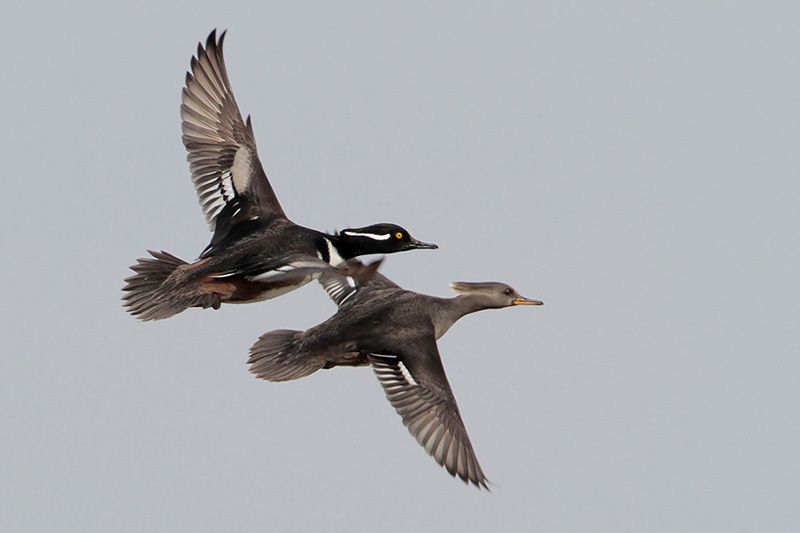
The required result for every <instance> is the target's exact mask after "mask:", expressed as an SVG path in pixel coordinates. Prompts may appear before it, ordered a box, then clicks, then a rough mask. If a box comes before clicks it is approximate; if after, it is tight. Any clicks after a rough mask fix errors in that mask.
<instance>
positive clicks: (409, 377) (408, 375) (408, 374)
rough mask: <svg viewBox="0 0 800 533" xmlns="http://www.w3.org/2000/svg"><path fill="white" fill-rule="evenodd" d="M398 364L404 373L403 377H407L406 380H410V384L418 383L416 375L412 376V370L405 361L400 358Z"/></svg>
mask: <svg viewBox="0 0 800 533" xmlns="http://www.w3.org/2000/svg"><path fill="white" fill-rule="evenodd" d="M397 366H398V367H399V368H400V372H402V373H403V377H404V378H406V381H408V383H409V384H411V385H416V384H417V381H416V380H415V379H414V376H412V375H411V372H409V371H408V368H406V365H404V364H403V361H400V360H399V359H398V361H397Z"/></svg>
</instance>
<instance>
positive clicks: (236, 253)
mask: <svg viewBox="0 0 800 533" xmlns="http://www.w3.org/2000/svg"><path fill="white" fill-rule="evenodd" d="M224 39H225V32H223V33H222V34H221V35H220V37H219V40H217V37H216V30H214V31H212V32H211V34H210V35H209V36H208V39H207V41H206V44H205V47H203V45H202V43H200V44H198V47H197V55H196V56H195V57H192V61H191V71H190V72H187V74H186V84H185V87H184V88H183V96H182V102H181V119H182V130H183V144H184V145H185V146H186V150H187V151H188V156H187V158H188V160H189V166H190V168H191V173H192V182H193V183H194V186H195V190H196V192H197V195H198V198H199V200H200V205H201V207H202V209H203V213H204V214H205V217H206V220H207V221H208V224H209V226H210V229H211V230H212V231H213V237H212V238H211V242H210V243H209V245H208V246H207V247H206V248H205V250H203V252H202V253H201V254H200V257H199V258H198V259H197V260H196V261H195V262H193V263H187V262H186V261H183V260H182V259H179V258H177V257H175V256H174V255H172V254H170V253H168V252H164V251H160V252H156V251H150V252H149V253H150V255H151V256H152V258H140V259H139V260H138V261H137V263H136V264H135V265H133V266H131V267H130V268H131V270H133V271H134V272H135V274H134V275H133V276H130V277H128V278H126V279H125V282H126V286H125V287H124V288H123V291H124V295H123V300H124V303H123V306H124V307H126V308H127V310H128V312H129V313H131V314H132V315H134V316H136V317H137V318H139V319H141V320H160V319H164V318H168V317H171V316H173V315H175V314H177V313H180V312H181V311H183V310H185V309H187V308H189V307H202V308H209V307H211V308H214V309H218V308H219V307H220V305H221V304H222V303H249V302H257V301H261V300H266V299H269V298H275V297H276V296H280V295H281V294H285V293H287V292H289V291H291V290H294V289H296V288H298V287H300V286H302V285H303V284H305V283H307V282H308V281H310V280H311V279H313V277H314V275H310V276H306V277H298V276H294V277H291V279H290V281H287V278H286V276H284V274H285V273H286V272H288V271H290V270H292V269H295V268H302V267H304V266H305V265H307V264H309V262H310V263H311V264H315V263H316V262H317V261H323V262H325V263H327V264H329V265H337V264H339V263H341V262H343V261H345V260H347V259H350V258H353V257H356V256H359V255H364V254H374V253H382V254H387V253H394V252H402V251H405V250H414V249H422V248H427V249H435V248H437V246H436V245H435V244H430V243H425V242H422V241H418V240H416V239H415V238H413V237H412V236H411V235H410V234H409V233H408V231H407V230H405V229H404V228H402V227H400V226H398V225H396V224H373V225H371V226H366V227H362V228H349V229H345V230H342V231H340V232H338V233H335V234H327V233H323V232H320V231H317V230H313V229H310V228H306V227H303V226H300V225H298V224H295V223H294V222H292V221H291V220H289V218H287V216H286V214H285V213H284V211H283V209H282V208H281V205H280V203H279V202H278V198H277V197H276V196H275V192H274V191H273V190H272V186H271V185H270V183H269V180H268V179H267V175H266V173H265V172H264V167H263V166H262V164H261V161H260V160H259V158H258V154H257V152H256V142H255V137H254V135H253V127H252V123H251V121H250V117H249V116H248V117H247V120H245V121H243V120H242V115H241V113H240V112H239V108H238V106H237V105H236V100H235V99H234V96H233V91H232V90H231V84H230V81H229V80H228V74H227V71H226V69H225V61H224V57H223V53H222V46H223V42H224Z"/></svg>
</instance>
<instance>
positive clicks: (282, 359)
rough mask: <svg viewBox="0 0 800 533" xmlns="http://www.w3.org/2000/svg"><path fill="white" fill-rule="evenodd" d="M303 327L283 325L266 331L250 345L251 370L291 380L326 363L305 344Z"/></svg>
mask: <svg viewBox="0 0 800 533" xmlns="http://www.w3.org/2000/svg"><path fill="white" fill-rule="evenodd" d="M303 333H304V332H302V331H296V330H292V329H279V330H275V331H270V332H269V333H265V334H264V335H262V336H261V337H260V338H259V339H258V340H257V341H256V342H255V344H253V346H252V347H251V348H250V359H249V360H248V361H247V364H249V365H250V372H252V373H253V374H255V375H256V377H257V378H259V379H265V380H267V381H289V380H292V379H299V378H302V377H305V376H308V375H310V374H313V373H314V372H316V371H317V370H319V369H320V368H322V367H323V366H324V364H325V361H324V360H323V359H320V358H318V357H314V356H313V355H312V354H310V353H307V352H305V351H304V350H302V348H301V343H300V341H301V339H302V337H303Z"/></svg>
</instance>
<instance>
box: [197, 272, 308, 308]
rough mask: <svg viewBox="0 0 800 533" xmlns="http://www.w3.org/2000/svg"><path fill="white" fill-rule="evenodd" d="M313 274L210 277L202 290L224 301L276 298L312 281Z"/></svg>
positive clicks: (244, 301) (245, 301)
mask: <svg viewBox="0 0 800 533" xmlns="http://www.w3.org/2000/svg"><path fill="white" fill-rule="evenodd" d="M312 279H313V277H312V276H306V277H305V278H301V279H293V280H291V281H282V282H281V281H259V280H252V279H247V278H246V277H244V276H231V277H227V278H208V279H206V280H204V282H203V284H202V285H201V286H200V290H201V292H206V293H213V294H218V295H219V297H220V300H221V301H222V302H223V303H229V304H245V303H253V302H261V301H264V300H269V299H272V298H276V297H278V296H281V295H283V294H286V293H287V292H291V291H293V290H295V289H298V288H300V287H302V286H303V285H305V284H306V283H308V282H309V281H311V280H312Z"/></svg>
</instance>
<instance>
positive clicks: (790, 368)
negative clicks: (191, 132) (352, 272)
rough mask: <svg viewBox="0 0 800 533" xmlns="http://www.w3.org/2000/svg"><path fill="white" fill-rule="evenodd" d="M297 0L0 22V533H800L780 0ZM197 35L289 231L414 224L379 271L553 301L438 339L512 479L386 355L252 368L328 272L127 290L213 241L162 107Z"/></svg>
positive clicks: (789, 144) (302, 323) (413, 285)
mask: <svg viewBox="0 0 800 533" xmlns="http://www.w3.org/2000/svg"><path fill="white" fill-rule="evenodd" d="M165 4H166V3H165ZM287 4H290V3H288V2H251V3H237V2H225V3H224V6H221V5H220V3H219V2H187V3H184V4H183V5H182V6H181V7H175V6H168V5H159V6H158V7H156V6H154V5H150V6H141V7H121V6H116V7H115V6H111V5H109V4H108V3H105V2H104V3H97V4H82V5H79V4H74V5H73V6H71V7H67V6H65V5H60V6H56V5H40V6H35V5H28V6H26V7H21V6H16V7H10V6H9V5H8V3H6V4H4V5H3V7H2V8H0V15H1V16H0V26H2V27H1V28H0V29H1V30H2V31H1V32H0V35H2V37H0V39H2V41H3V45H4V46H3V50H4V53H3V55H2V59H0V62H2V70H3V72H4V82H3V83H2V84H0V94H1V95H2V99H3V101H4V103H5V104H4V107H3V109H4V112H3V118H2V125H0V136H1V138H0V141H2V142H0V146H2V151H3V165H4V168H3V174H4V176H5V180H4V183H5V185H4V187H5V198H6V202H5V207H4V209H3V210H2V213H0V217H2V221H1V222H2V224H1V226H0V227H2V248H3V251H4V253H3V258H4V260H3V267H2V272H3V278H4V300H5V303H4V305H2V306H0V318H2V322H1V323H2V336H0V338H1V339H2V341H0V342H2V347H3V349H2V357H1V358H0V381H2V385H0V420H2V426H3V430H2V435H1V436H0V452H2V456H3V457H4V460H3V461H2V462H0V506H1V507H2V509H0V530H2V531H82V532H95V531H96V532H107V531H115V532H128V531H130V532H140V531H155V532H158V531H165V532H166V531H170V532H173V531H192V532H197V531H267V530H273V531H291V530H313V529H317V530H320V529H323V528H324V529H326V530H329V531H353V530H376V529H377V528H378V527H380V528H381V529H382V530H383V531H408V530H410V529H411V528H414V529H417V530H423V531H426V530H430V531H437V530H440V531H444V530H450V531H454V530H460V531H479V530H480V531H487V530H490V531H520V530H530V531H548V532H562V531H614V532H623V531H631V532H634V531H635V532H641V531H648V532H650V531H656V532H659V531H663V532H674V531H698V532H699V531H702V532H708V531H725V532H729V531H788V530H790V529H793V528H795V527H796V525H797V522H798V520H800V516H799V514H800V513H799V512H798V510H797V495H798V491H800V482H799V481H798V480H799V479H800V466H799V464H800V463H798V455H797V450H798V449H800V424H798V405H800V392H799V391H800V388H799V387H798V383H800V362H798V354H800V336H799V335H798V317H800V290H799V288H800V284H798V281H797V273H798V272H799V271H800V244H799V243H800V240H798V229H800V209H798V200H799V199H800V181H799V180H798V178H800V155H798V153H799V152H798V148H797V147H798V141H800V126H798V125H799V124H800V97H798V95H799V94H800V61H798V52H797V51H798V49H800V36H798V32H797V20H798V18H799V17H800V10H799V9H798V8H797V7H795V4H794V3H790V2H775V3H767V4H763V3H758V7H747V5H746V4H747V3H745V2H738V3H736V6H734V5H733V4H734V3H732V2H731V3H727V4H728V5H727V6H726V7H724V8H723V7H719V6H721V5H722V4H718V3H714V4H716V5H717V6H718V7H710V4H711V3H705V4H709V5H706V6H704V5H702V3H698V2H669V3H666V2H665V3H661V4H656V3H643V2H611V3H608V2H605V3H596V2H569V3H564V2H553V3H550V4H540V3H530V2H525V3H518V4H513V5H512V4H511V3H506V4H505V7H502V8H500V7H495V8H488V7H479V6H476V5H472V6H465V5H464V4H463V3H451V4H449V5H448V4H437V5H436V6H431V5H429V4H428V3H403V7H397V6H395V7H391V8H390V7H385V6H383V7H377V6H376V5H375V3H373V2H361V3H349V2H344V3H343V2H339V3H336V5H335V6H333V5H328V6H319V5H312V4H304V3H291V7H289V6H288V5H287ZM752 4H753V6H755V4H756V3H752ZM214 27H217V28H220V29H224V28H227V29H228V30H229V35H228V39H227V41H226V55H227V63H228V69H229V73H230V76H231V81H232V84H233V87H234V90H235V92H236V96H237V100H238V102H239V105H240V107H241V109H242V111H243V112H244V113H245V114H247V113H250V114H252V116H253V122H254V126H255V133H256V139H257V141H258V146H259V153H260V156H261V159H262V161H263V162H264V164H265V165H266V167H267V171H268V173H269V175H270V178H271V180H272V183H273V186H274V188H275V190H276V191H277V193H278V196H279V198H280V199H281V202H282V203H283V206H284V208H285V209H286V211H287V213H289V215H290V216H291V217H292V218H293V219H294V220H295V221H297V222H299V223H302V224H304V225H307V226H310V227H315V228H319V229H323V230H333V229H335V228H342V227H346V226H353V225H365V224H369V223H372V222H382V221H392V222H397V223H400V224H401V225H404V226H406V227H407V228H408V229H409V230H410V231H411V232H412V234H413V235H415V236H416V237H418V238H420V239H423V240H429V241H434V242H437V243H439V244H440V245H441V249H440V250H438V251H436V252H418V253H409V254H402V255H396V256H392V257H390V258H389V260H388V261H387V264H386V266H385V272H386V273H387V274H388V275H389V276H390V277H392V278H393V279H394V280H395V281H397V282H398V283H400V284H402V285H404V286H405V287H407V288H409V289H414V290H418V291H423V292H429V293H433V294H439V295H446V294H448V292H449V290H448V287H447V284H448V283H449V282H450V281H453V280H471V281H487V280H499V281H505V282H508V283H510V284H512V285H513V286H514V287H516V288H517V289H518V290H519V291H520V292H521V293H522V294H524V295H526V296H530V297H533V298H540V299H542V300H544V301H545V302H546V305H545V306H544V307H542V308H532V309H531V308H528V309H505V310H500V311H486V312H484V313H480V314H477V315H474V316H470V317H468V318H466V319H464V320H463V322H460V323H459V324H457V325H456V326H455V327H454V328H453V329H452V330H451V331H450V332H449V333H448V335H447V336H446V337H444V338H443V339H442V340H441V341H440V350H441V352H442V354H443V360H444V364H445V368H446V370H447V373H448V376H449V378H450V381H451V384H452V386H453V390H454V392H455V394H456V397H457V398H458V401H459V404H460V407H461V411H462V414H463V416H464V419H465V422H466V425H467V428H468V430H469V433H470V436H471V438H472V441H473V444H474V446H475V449H476V451H477V453H478V457H479V459H480V462H481V464H482V466H483V468H484V470H485V471H486V474H487V476H488V477H489V479H491V480H492V481H493V482H494V483H496V485H497V487H496V488H495V489H494V492H493V494H487V493H485V492H479V491H477V490H475V489H473V488H468V487H465V486H463V485H462V484H461V483H460V482H458V481H455V480H453V479H452V478H450V476H448V475H447V474H446V473H445V472H444V471H443V470H442V469H441V468H439V467H438V466H437V465H436V464H435V463H434V461H433V460H432V459H431V458H429V457H428V456H427V455H426V454H425V453H424V451H423V450H422V449H421V448H420V447H419V446H418V445H417V444H416V443H415V442H414V440H413V438H412V437H411V436H409V435H408V433H407V432H406V430H405V428H404V427H403V426H402V423H401V421H400V418H399V417H398V416H397V415H396V414H395V413H394V411H393V409H392V408H391V406H390V405H389V404H388V402H387V401H386V400H385V399H384V396H383V391H382V390H381V387H380V386H379V385H378V383H377V380H376V379H375V378H374V376H373V375H372V372H371V371H370V370H369V369H366V368H361V369H336V370H334V371H330V372H319V373H317V374H315V375H313V376H311V377H310V378H307V379H304V380H301V381H297V382H291V383H285V384H273V383H265V382H260V381H257V380H255V379H254V378H252V377H251V376H250V374H248V372H247V368H246V365H245V361H246V359H247V350H248V347H249V346H250V344H251V343H252V342H253V341H254V340H255V339H256V338H257V337H258V336H259V335H260V334H261V333H263V332H265V331H268V330H271V329H276V328H295V329H299V328H307V327H309V326H312V325H314V324H316V323H318V322H319V321H321V320H323V319H325V318H326V317H327V316H329V315H330V314H331V313H333V312H334V306H333V304H332V303H331V302H330V301H328V300H327V297H326V296H325V295H324V293H323V292H322V291H321V290H320V289H319V288H318V287H317V286H314V285H310V286H307V287H305V288H303V289H302V290H300V291H296V292H294V293H292V294H290V295H287V296H285V297H282V298H280V299H278V300H273V301H269V302H265V303H261V304H255V305H247V306H228V307H225V308H223V309H222V310H220V311H216V312H214V311H200V310H190V311H189V312H186V313H183V314H182V315H179V316H177V317H174V318H172V319H170V320H167V321H163V322H158V323H146V324H143V323H138V322H136V321H135V320H133V319H132V318H131V317H130V316H128V315H127V314H125V313H124V312H123V311H122V309H121V307H120V302H119V297H120V288H121V287H122V279H123V278H124V277H125V276H126V275H128V272H127V266H128V265H130V264H131V263H133V261H134V260H135V259H136V257H138V256H140V255H141V254H143V253H144V251H145V249H147V248H163V249H165V250H169V251H171V252H173V253H175V254H177V255H179V256H182V257H184V258H186V259H192V258H194V257H195V256H196V255H197V254H198V253H199V252H200V251H201V250H202V248H203V247H204V246H205V244H206V243H207V241H208V239H209V237H210V235H209V234H208V232H207V228H206V224H205V221H204V219H203V216H202V213H201V211H200V208H199V206H198V204H197V201H196V198H195V194H194V191H193V189H192V185H191V182H190V180H189V170H188V165H187V164H186V162H185V153H184V150H183V146H182V145H181V142H180V124H179V115H178V106H179V96H180V88H181V85H182V83H183V78H184V74H185V71H186V69H187V67H188V65H189V58H190V56H191V55H192V53H193V52H194V50H195V46H196V44H197V41H199V40H201V39H205V37H206V35H207V34H208V32H209V31H210V30H211V29H212V28H214Z"/></svg>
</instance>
